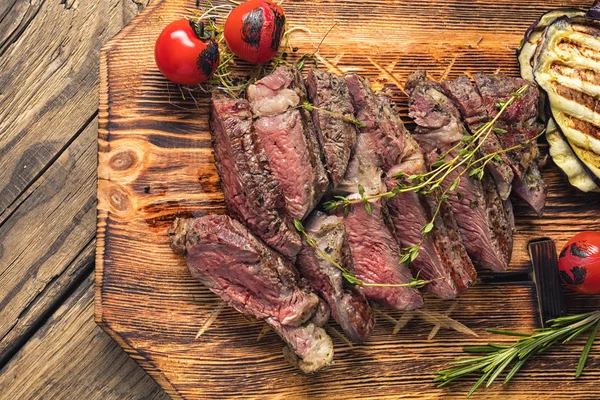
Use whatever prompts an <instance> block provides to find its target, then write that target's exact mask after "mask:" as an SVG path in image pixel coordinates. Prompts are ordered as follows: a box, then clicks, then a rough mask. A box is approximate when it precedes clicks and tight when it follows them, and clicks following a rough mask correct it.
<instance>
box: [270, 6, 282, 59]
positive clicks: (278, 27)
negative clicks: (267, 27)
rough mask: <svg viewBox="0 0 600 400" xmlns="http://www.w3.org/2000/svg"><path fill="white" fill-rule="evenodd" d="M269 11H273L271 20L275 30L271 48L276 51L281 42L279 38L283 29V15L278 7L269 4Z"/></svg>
mask: <svg viewBox="0 0 600 400" xmlns="http://www.w3.org/2000/svg"><path fill="white" fill-rule="evenodd" d="M271 11H273V22H274V25H275V30H274V32H273V38H272V39H271V49H273V50H274V51H277V49H279V45H280V44H281V38H282V37H283V29H284V27H285V15H283V13H281V12H280V10H279V9H277V8H274V7H272V6H271Z"/></svg>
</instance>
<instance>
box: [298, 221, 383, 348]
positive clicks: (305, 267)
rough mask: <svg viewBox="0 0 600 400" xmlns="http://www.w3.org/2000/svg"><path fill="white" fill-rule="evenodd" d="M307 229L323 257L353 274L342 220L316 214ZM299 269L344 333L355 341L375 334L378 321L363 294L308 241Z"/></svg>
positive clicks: (302, 253)
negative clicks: (324, 302)
mask: <svg viewBox="0 0 600 400" xmlns="http://www.w3.org/2000/svg"><path fill="white" fill-rule="evenodd" d="M305 229H306V232H307V233H308V235H309V236H310V237H312V238H313V239H314V240H315V241H316V245H317V246H318V248H319V249H320V250H321V251H322V252H323V253H325V254H327V255H328V257H330V258H331V259H333V260H334V261H335V262H337V263H338V264H340V265H342V266H344V268H346V269H348V270H350V271H352V270H354V266H353V262H352V257H351V255H350V248H349V247H348V242H347V239H346V230H345V227H344V221H343V219H342V218H340V217H337V216H334V215H331V216H327V214H324V213H321V212H318V211H317V212H314V213H313V214H311V216H310V217H309V219H308V220H307V222H306V223H305ZM296 265H297V266H298V270H299V271H300V273H301V274H302V275H303V276H304V277H305V278H306V279H307V280H308V281H309V282H310V285H311V286H312V288H313V289H314V290H315V291H316V292H317V293H319V294H320V295H321V296H322V297H323V298H324V299H325V300H326V301H327V303H328V304H329V306H330V307H331V312H332V315H333V318H334V319H335V320H336V321H337V323H338V324H340V326H341V327H342V330H343V331H344V333H345V334H346V335H347V336H348V337H349V338H350V339H351V340H352V341H355V342H362V341H363V340H365V339H366V338H367V337H368V336H369V335H370V334H371V332H372V331H373V327H374V325H375V318H374V316H373V311H372V310H371V307H370V306H369V303H368V302H367V299H366V298H365V296H364V294H362V293H361V292H360V291H359V289H358V288H357V287H351V286H348V285H346V284H345V279H344V277H343V276H342V272H341V271H340V270H339V269H338V268H337V267H336V266H335V265H333V264H332V263H331V262H330V261H328V260H327V259H326V258H325V257H323V256H322V255H321V254H320V253H319V252H318V251H317V250H316V249H315V248H314V247H311V246H309V245H308V244H307V243H306V241H305V242H304V244H303V246H302V250H300V253H298V260H297V262H296Z"/></svg>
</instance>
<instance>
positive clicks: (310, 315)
mask: <svg viewBox="0 0 600 400" xmlns="http://www.w3.org/2000/svg"><path fill="white" fill-rule="evenodd" d="M171 243H172V247H173V248H174V249H175V250H176V251H180V246H181V243H185V249H186V251H185V252H186V263H187V266H188V268H189V270H190V273H191V274H192V276H193V277H194V278H196V279H198V280H199V281H200V282H202V283H203V284H204V285H205V286H206V287H208V288H209V289H210V290H211V291H212V292H214V293H215V294H217V295H218V296H219V297H221V298H222V299H223V300H224V301H226V302H227V303H228V304H229V305H230V306H232V307H233V308H235V309H236V310H237V311H239V312H241V313H244V314H247V315H252V316H254V317H256V318H258V319H262V320H266V322H267V323H268V324H269V325H270V326H271V327H273V329H275V330H276V331H277V333H278V334H279V335H280V336H281V337H282V338H284V340H285V341H286V342H287V343H288V345H289V346H290V348H291V349H292V350H293V351H294V352H295V354H296V355H297V356H298V357H300V358H301V359H302V360H304V361H305V362H306V364H307V365H306V366H305V369H306V370H307V372H312V371H314V370H317V369H319V368H321V367H323V366H325V365H328V364H329V363H330V362H331V357H332V356H333V347H332V344H331V339H330V338H329V337H328V336H327V334H326V333H325V331H324V330H323V329H322V328H320V327H318V326H317V325H316V324H315V323H314V322H313V321H314V318H315V314H317V320H321V321H322V319H323V318H324V316H323V315H320V314H322V313H323V312H326V309H323V307H322V306H320V305H319V302H320V300H319V298H318V297H317V296H316V295H315V294H314V293H313V292H312V291H310V290H309V289H308V288H307V287H302V286H301V283H300V282H299V277H298V273H297V271H296V269H295V268H294V266H293V265H292V264H291V263H290V262H289V261H288V260H286V259H284V258H283V257H281V256H280V255H278V254H277V253H275V252H274V251H272V250H271V249H269V248H268V247H267V246H265V245H264V244H263V243H262V242H261V241H260V240H258V239H257V238H256V237H254V236H253V235H252V234H251V233H250V232H249V231H248V230H247V228H246V227H245V226H243V225H242V224H241V223H239V222H238V221H236V220H234V219H232V218H230V217H229V216H227V215H206V216H203V217H200V218H196V219H190V220H181V219H180V220H177V221H176V223H175V226H174V229H173V236H172V238H171Z"/></svg>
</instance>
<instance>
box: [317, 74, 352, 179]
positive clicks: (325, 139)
mask: <svg viewBox="0 0 600 400" xmlns="http://www.w3.org/2000/svg"><path fill="white" fill-rule="evenodd" d="M306 88H307V90H308V96H309V99H310V102H311V103H312V104H313V105H314V106H315V107H319V108H322V109H325V110H328V111H330V112H331V113H335V114H337V115H343V116H345V117H348V118H354V108H353V107H352V103H351V101H350V93H349V92H348V86H347V85H346V81H345V80H344V78H343V77H341V76H339V75H336V74H332V73H330V72H326V71H320V70H318V69H316V68H312V69H310V70H309V71H308V75H307V77H306ZM331 113H327V112H324V111H321V110H317V109H315V110H313V111H312V118H313V121H314V124H315V128H316V131H317V135H318V138H319V141H320V143H321V148H322V149H323V153H324V157H325V161H326V166H327V171H328V172H329V176H330V177H331V182H332V186H333V187H334V188H335V187H337V186H338V184H339V183H340V182H341V180H342V179H343V178H344V175H345V174H346V169H347V168H348V162H349V161H350V154H351V152H352V148H353V147H354V145H355V144H356V134H357V133H356V127H355V126H354V125H353V124H352V123H351V122H348V121H347V120H345V119H343V118H340V117H339V116H336V115H332V114H331Z"/></svg>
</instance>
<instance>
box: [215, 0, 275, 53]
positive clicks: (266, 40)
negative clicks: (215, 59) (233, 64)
mask: <svg viewBox="0 0 600 400" xmlns="http://www.w3.org/2000/svg"><path fill="white" fill-rule="evenodd" d="M284 28H285V15H284V13H283V9H282V8H281V7H280V6H278V5H277V4H275V3H273V2H271V1H269V0H250V1H246V2H245V3H242V4H240V5H239V6H237V7H236V8H234V9H233V10H232V11H231V13H229V16H228V17H227V20H226V21H225V31H224V35H225V41H226V42H227V46H228V47H229V48H230V49H231V51H233V53H234V54H235V55H236V56H238V57H239V58H241V59H242V60H246V61H248V62H251V63H264V62H267V61H269V60H271V59H272V58H273V57H275V55H276V54H277V51H278V50H279V44H280V43H281V38H282V37H283V31H284Z"/></svg>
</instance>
